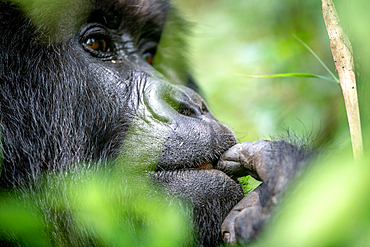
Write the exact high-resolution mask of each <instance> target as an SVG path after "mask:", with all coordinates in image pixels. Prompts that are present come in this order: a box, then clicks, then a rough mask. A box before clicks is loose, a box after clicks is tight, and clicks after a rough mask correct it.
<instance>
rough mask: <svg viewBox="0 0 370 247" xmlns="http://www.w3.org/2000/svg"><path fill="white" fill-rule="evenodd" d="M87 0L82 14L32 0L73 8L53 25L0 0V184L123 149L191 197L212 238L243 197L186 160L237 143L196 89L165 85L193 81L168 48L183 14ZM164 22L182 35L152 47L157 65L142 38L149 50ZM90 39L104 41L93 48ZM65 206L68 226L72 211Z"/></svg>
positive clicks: (137, 165) (173, 45) (154, 1)
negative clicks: (150, 59)
mask: <svg viewBox="0 0 370 247" xmlns="http://www.w3.org/2000/svg"><path fill="white" fill-rule="evenodd" d="M13 2H17V1H13ZM25 2H26V1H25ZM67 2H68V1H67ZM84 2H86V3H87V5H86V6H84V10H83V11H82V13H81V14H79V12H78V10H77V9H75V8H72V7H71V11H74V14H71V15H69V13H63V15H61V13H51V12H48V6H39V7H37V6H36V7H34V8H36V10H37V11H39V12H40V13H41V15H40V16H41V17H42V14H43V15H45V16H46V17H51V18H52V15H53V14H56V15H57V16H59V17H60V16H64V18H72V19H71V20H67V21H64V20H61V21H60V22H56V23H57V24H55V23H48V22H43V20H42V19H41V20H39V19H37V18H39V16H36V17H35V15H32V14H29V13H28V12H27V11H29V7H24V6H22V5H14V4H12V3H10V2H9V1H0V32H1V36H0V121H1V128H2V135H3V141H2V150H3V164H2V172H1V177H0V183H1V187H2V190H3V191H5V192H6V193H7V191H9V190H23V191H30V190H31V191H32V190H37V186H36V187H31V185H37V183H38V180H39V177H40V176H41V175H42V174H44V173H45V172H47V173H53V174H58V173H63V172H65V171H67V170H68V169H69V168H70V167H71V166H72V165H75V164H76V162H77V164H80V165H81V167H82V166H83V167H84V168H89V167H90V166H95V167H99V166H105V165H106V160H107V159H110V158H113V159H114V158H115V157H117V156H118V155H120V156H121V157H123V158H124V159H125V160H126V161H127V162H126V164H130V165H129V166H128V167H126V168H124V170H125V169H126V170H127V169H134V170H137V171H142V173H144V172H145V171H155V172H157V175H158V176H157V180H159V181H161V182H162V184H164V185H165V187H166V189H167V190H168V191H170V192H171V193H172V194H176V195H179V196H180V197H182V198H185V199H187V200H188V201H190V202H191V203H192V204H193V205H194V206H195V209H194V212H195V213H196V214H197V216H196V217H195V218H196V221H195V222H196V223H195V225H196V228H197V229H198V232H199V244H200V245H203V246H216V245H218V244H219V243H220V242H221V236H220V225H221V223H222V221H223V219H224V218H225V217H226V215H227V213H228V212H229V211H230V210H231V208H232V206H233V205H235V204H236V203H237V202H238V201H239V200H240V199H241V198H242V195H243V193H242V190H241V187H240V186H239V185H238V184H237V183H235V182H234V181H233V180H232V179H230V178H229V177H228V176H227V175H225V174H224V173H222V172H220V171H216V170H190V171H184V170H183V169H188V168H195V167H197V166H199V165H201V164H204V163H207V162H208V163H215V162H216V161H217V159H218V158H219V156H220V155H221V154H222V153H223V152H224V151H225V150H227V149H228V148H230V147H231V146H233V145H234V144H235V143H236V141H235V138H234V135H233V134H232V132H231V131H230V130H229V129H228V128H227V127H226V126H224V125H223V124H221V123H219V122H218V121H217V120H216V119H215V118H214V117H213V116H212V115H211V114H210V112H209V111H208V109H207V106H206V104H205V103H204V101H203V100H202V98H201V97H200V96H199V95H198V94H197V93H195V92H194V91H193V90H191V89H189V88H185V87H182V86H175V85H172V84H170V82H175V83H176V84H183V85H185V84H186V83H189V85H190V86H191V87H193V88H194V89H197V87H196V84H194V82H193V80H192V79H191V77H190V74H189V71H188V69H187V68H188V67H187V65H186V63H184V61H185V59H182V58H183V54H182V53H181V52H180V54H177V53H176V54H172V53H173V51H178V50H181V49H179V47H183V43H182V42H183V41H182V38H181V36H182V35H183V33H184V31H185V30H186V27H185V26H184V24H183V21H181V18H180V19H179V17H178V16H177V14H176V11H175V10H173V9H171V7H170V5H169V4H168V2H167V1H162V0H97V1H84ZM77 5H78V4H77ZM61 6H62V5H61ZM62 7H63V8H64V9H63V8H62V10H61V11H65V10H66V9H65V8H67V7H68V6H67V7H65V6H62ZM37 8H40V9H37ZM67 10H68V8H67ZM37 11H36V12H37ZM43 11H44V12H43ZM168 12H170V13H171V14H170V15H169V16H168ZM37 13H38V12H37ZM85 13H87V14H86V15H84V14H85ZM58 14H59V15H58ZM69 16H72V17H69ZM73 16H74V17H76V16H77V17H76V20H74V19H73V18H74V17H73ZM166 21H167V22H168V23H169V24H170V25H172V28H175V29H171V30H178V31H179V34H178V36H176V33H174V32H172V31H171V32H169V33H170V37H169V41H171V40H172V41H173V42H165V46H166V47H164V49H162V51H163V52H160V51H159V52H158V54H156V56H157V58H158V60H159V61H160V62H159V64H158V65H157V66H156V68H157V70H155V69H153V67H152V66H150V65H149V64H147V63H146V62H145V61H144V59H143V58H142V55H143V53H145V52H146V50H145V49H146V48H145V47H146V45H151V47H150V48H151V49H156V46H157V45H158V43H159V39H160V37H161V34H162V30H163V27H164V23H165V22H166ZM58 23H59V24H58ZM66 23H70V24H71V26H66ZM79 23H81V26H76V25H77V24H79ZM173 26H175V27H173ZM91 38H94V39H95V40H100V39H103V40H104V41H105V42H106V43H107V45H108V47H109V49H108V50H105V49H103V48H102V49H101V50H94V49H92V48H91V47H89V46H88V45H87V43H88V40H89V39H91ZM153 44H154V46H153ZM102 47H103V46H102ZM166 51H167V52H169V53H166ZM171 57H172V58H171ZM158 71H160V72H161V73H162V74H160V73H159V72H158ZM82 164H84V165H82ZM76 179H77V178H76ZM25 188H27V189H25ZM41 204H42V203H41ZM44 213H46V214H48V211H44ZM61 215H65V217H64V218H65V220H66V222H65V224H68V217H67V215H68V213H66V214H63V212H62V213H61ZM45 217H46V218H53V216H52V215H46V216H45ZM56 218H58V219H59V218H63V217H59V216H58V217H56ZM55 224H57V223H56V222H55ZM58 224H64V223H60V222H59V223H58ZM51 228H53V226H52V227H51ZM54 228H55V226H54ZM65 228H66V229H68V228H67V226H65ZM55 232H56V233H57V231H55ZM71 234H72V233H71ZM58 239H68V241H66V242H65V243H63V241H62V242H61V243H59V242H58V244H66V245H71V244H72V245H76V246H78V245H80V246H82V245H84V244H88V245H94V242H93V241H92V242H91V241H90V240H89V238H84V237H80V238H78V241H77V240H76V239H75V240H73V241H72V242H71V239H73V234H72V235H71V237H66V238H64V237H63V238H58ZM84 240H86V242H85V243H79V241H82V242H83V241H84ZM50 241H51V243H53V240H50ZM76 241H77V242H76Z"/></svg>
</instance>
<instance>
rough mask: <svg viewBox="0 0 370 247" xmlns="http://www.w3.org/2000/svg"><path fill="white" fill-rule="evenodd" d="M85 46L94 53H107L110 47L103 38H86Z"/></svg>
mask: <svg viewBox="0 0 370 247" xmlns="http://www.w3.org/2000/svg"><path fill="white" fill-rule="evenodd" d="M85 44H86V45H87V46H88V47H89V48H90V49H93V50H94V51H100V52H109V51H110V47H109V45H108V42H107V41H106V40H105V39H104V38H95V37H91V38H87V39H86V41H85Z"/></svg>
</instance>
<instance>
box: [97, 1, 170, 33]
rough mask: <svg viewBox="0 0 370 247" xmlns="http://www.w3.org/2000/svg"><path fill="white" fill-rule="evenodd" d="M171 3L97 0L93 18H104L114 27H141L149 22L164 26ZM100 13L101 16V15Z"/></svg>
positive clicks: (107, 23) (108, 24)
mask: <svg viewBox="0 0 370 247" xmlns="http://www.w3.org/2000/svg"><path fill="white" fill-rule="evenodd" d="M168 9H169V3H168V2H167V1H163V0H108V1H107V0H97V1H96V3H95V4H94V10H95V11H94V13H93V14H92V16H91V18H96V17H101V18H104V20H102V21H101V22H102V23H104V22H105V23H106V25H107V26H110V27H114V28H117V29H118V28H120V29H121V28H122V26H120V24H123V25H124V26H125V27H130V29H137V28H139V29H140V28H141V27H142V26H144V25H146V24H147V23H151V24H152V25H154V26H157V27H163V26H164V23H165V21H166V16H167V12H168ZM99 14H100V16H99Z"/></svg>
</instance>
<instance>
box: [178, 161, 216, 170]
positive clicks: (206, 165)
mask: <svg viewBox="0 0 370 247" xmlns="http://www.w3.org/2000/svg"><path fill="white" fill-rule="evenodd" d="M210 169H214V166H213V164H212V163H211V162H204V163H200V164H198V165H196V166H194V167H189V168H184V169H179V170H177V171H188V170H210Z"/></svg>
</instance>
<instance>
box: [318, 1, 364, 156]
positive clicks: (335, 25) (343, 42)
mask: <svg viewBox="0 0 370 247" xmlns="http://www.w3.org/2000/svg"><path fill="white" fill-rule="evenodd" d="M321 2H322V11H323V16H324V20H325V24H326V29H327V31H328V34H329V39H330V47H331V51H332V54H333V58H334V62H335V67H336V69H337V71H338V75H339V80H340V86H341V88H342V93H343V97H344V102H345V105H346V110H347V117H348V123H349V129H350V133H351V141H352V149H353V156H354V158H355V161H357V160H359V159H360V158H361V157H362V156H363V144H362V134H361V123H360V113H359V108H358V98H357V89H356V77H355V70H354V63H353V55H352V46H351V43H350V42H349V39H348V37H347V35H346V33H345V32H344V30H343V27H342V25H341V23H340V20H339V17H338V14H337V11H336V9H335V6H334V3H333V1H332V0H321Z"/></svg>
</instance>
